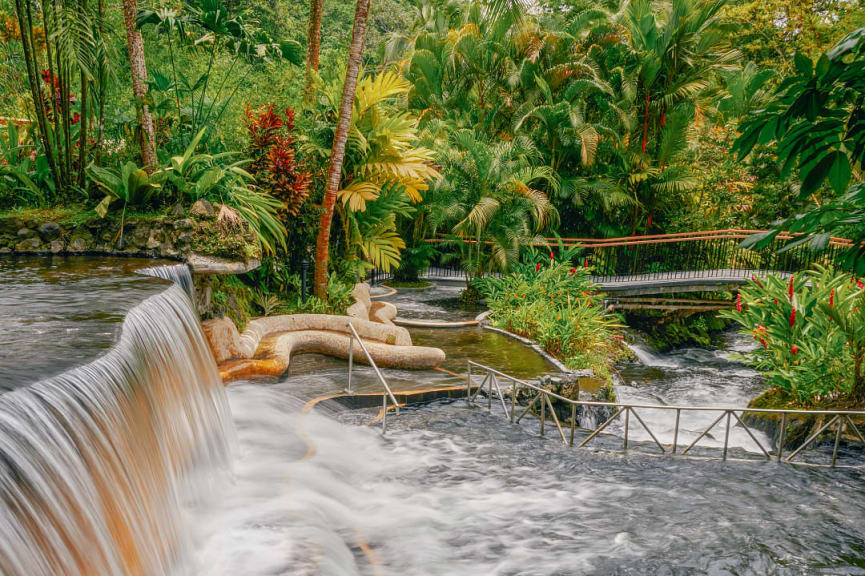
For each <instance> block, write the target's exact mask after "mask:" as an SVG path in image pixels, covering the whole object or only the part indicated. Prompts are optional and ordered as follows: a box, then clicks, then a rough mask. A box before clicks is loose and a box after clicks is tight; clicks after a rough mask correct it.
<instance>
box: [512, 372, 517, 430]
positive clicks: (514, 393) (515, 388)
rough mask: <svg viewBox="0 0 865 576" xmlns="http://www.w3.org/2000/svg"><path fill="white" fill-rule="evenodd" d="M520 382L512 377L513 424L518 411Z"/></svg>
mask: <svg viewBox="0 0 865 576" xmlns="http://www.w3.org/2000/svg"><path fill="white" fill-rule="evenodd" d="M518 390H519V388H518V384H517V383H516V382H515V381H514V380H513V379H511V424H513V423H514V414H516V412H517V391H518Z"/></svg>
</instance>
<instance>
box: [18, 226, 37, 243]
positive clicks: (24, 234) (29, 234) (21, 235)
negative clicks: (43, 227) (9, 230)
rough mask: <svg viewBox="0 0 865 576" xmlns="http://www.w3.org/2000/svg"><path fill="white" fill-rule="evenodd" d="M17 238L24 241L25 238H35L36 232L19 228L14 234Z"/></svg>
mask: <svg viewBox="0 0 865 576" xmlns="http://www.w3.org/2000/svg"><path fill="white" fill-rule="evenodd" d="M16 235H17V236H18V240H19V241H20V240H26V239H27V238H33V237H34V236H36V232H35V231H34V230H31V229H30V228H20V229H19V230H18V232H17V233H16Z"/></svg>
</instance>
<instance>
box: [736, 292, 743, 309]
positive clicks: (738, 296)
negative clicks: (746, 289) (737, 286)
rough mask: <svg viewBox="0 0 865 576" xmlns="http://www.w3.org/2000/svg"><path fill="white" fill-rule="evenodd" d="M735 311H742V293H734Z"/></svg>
mask: <svg viewBox="0 0 865 576" xmlns="http://www.w3.org/2000/svg"><path fill="white" fill-rule="evenodd" d="M736 311H737V312H741V311H742V295H741V294H736Z"/></svg>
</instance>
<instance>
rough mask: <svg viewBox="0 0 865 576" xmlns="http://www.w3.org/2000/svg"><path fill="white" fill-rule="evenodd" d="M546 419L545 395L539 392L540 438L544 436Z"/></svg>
mask: <svg viewBox="0 0 865 576" xmlns="http://www.w3.org/2000/svg"><path fill="white" fill-rule="evenodd" d="M546 419H547V402H546V398H545V394H544V393H543V392H541V436H543V435H544V422H545V421H546Z"/></svg>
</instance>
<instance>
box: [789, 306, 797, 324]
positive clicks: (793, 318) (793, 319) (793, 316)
mask: <svg viewBox="0 0 865 576" xmlns="http://www.w3.org/2000/svg"><path fill="white" fill-rule="evenodd" d="M795 323H796V307H795V306H793V310H792V311H791V312H790V328H792V327H793V325H794V324H795Z"/></svg>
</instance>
